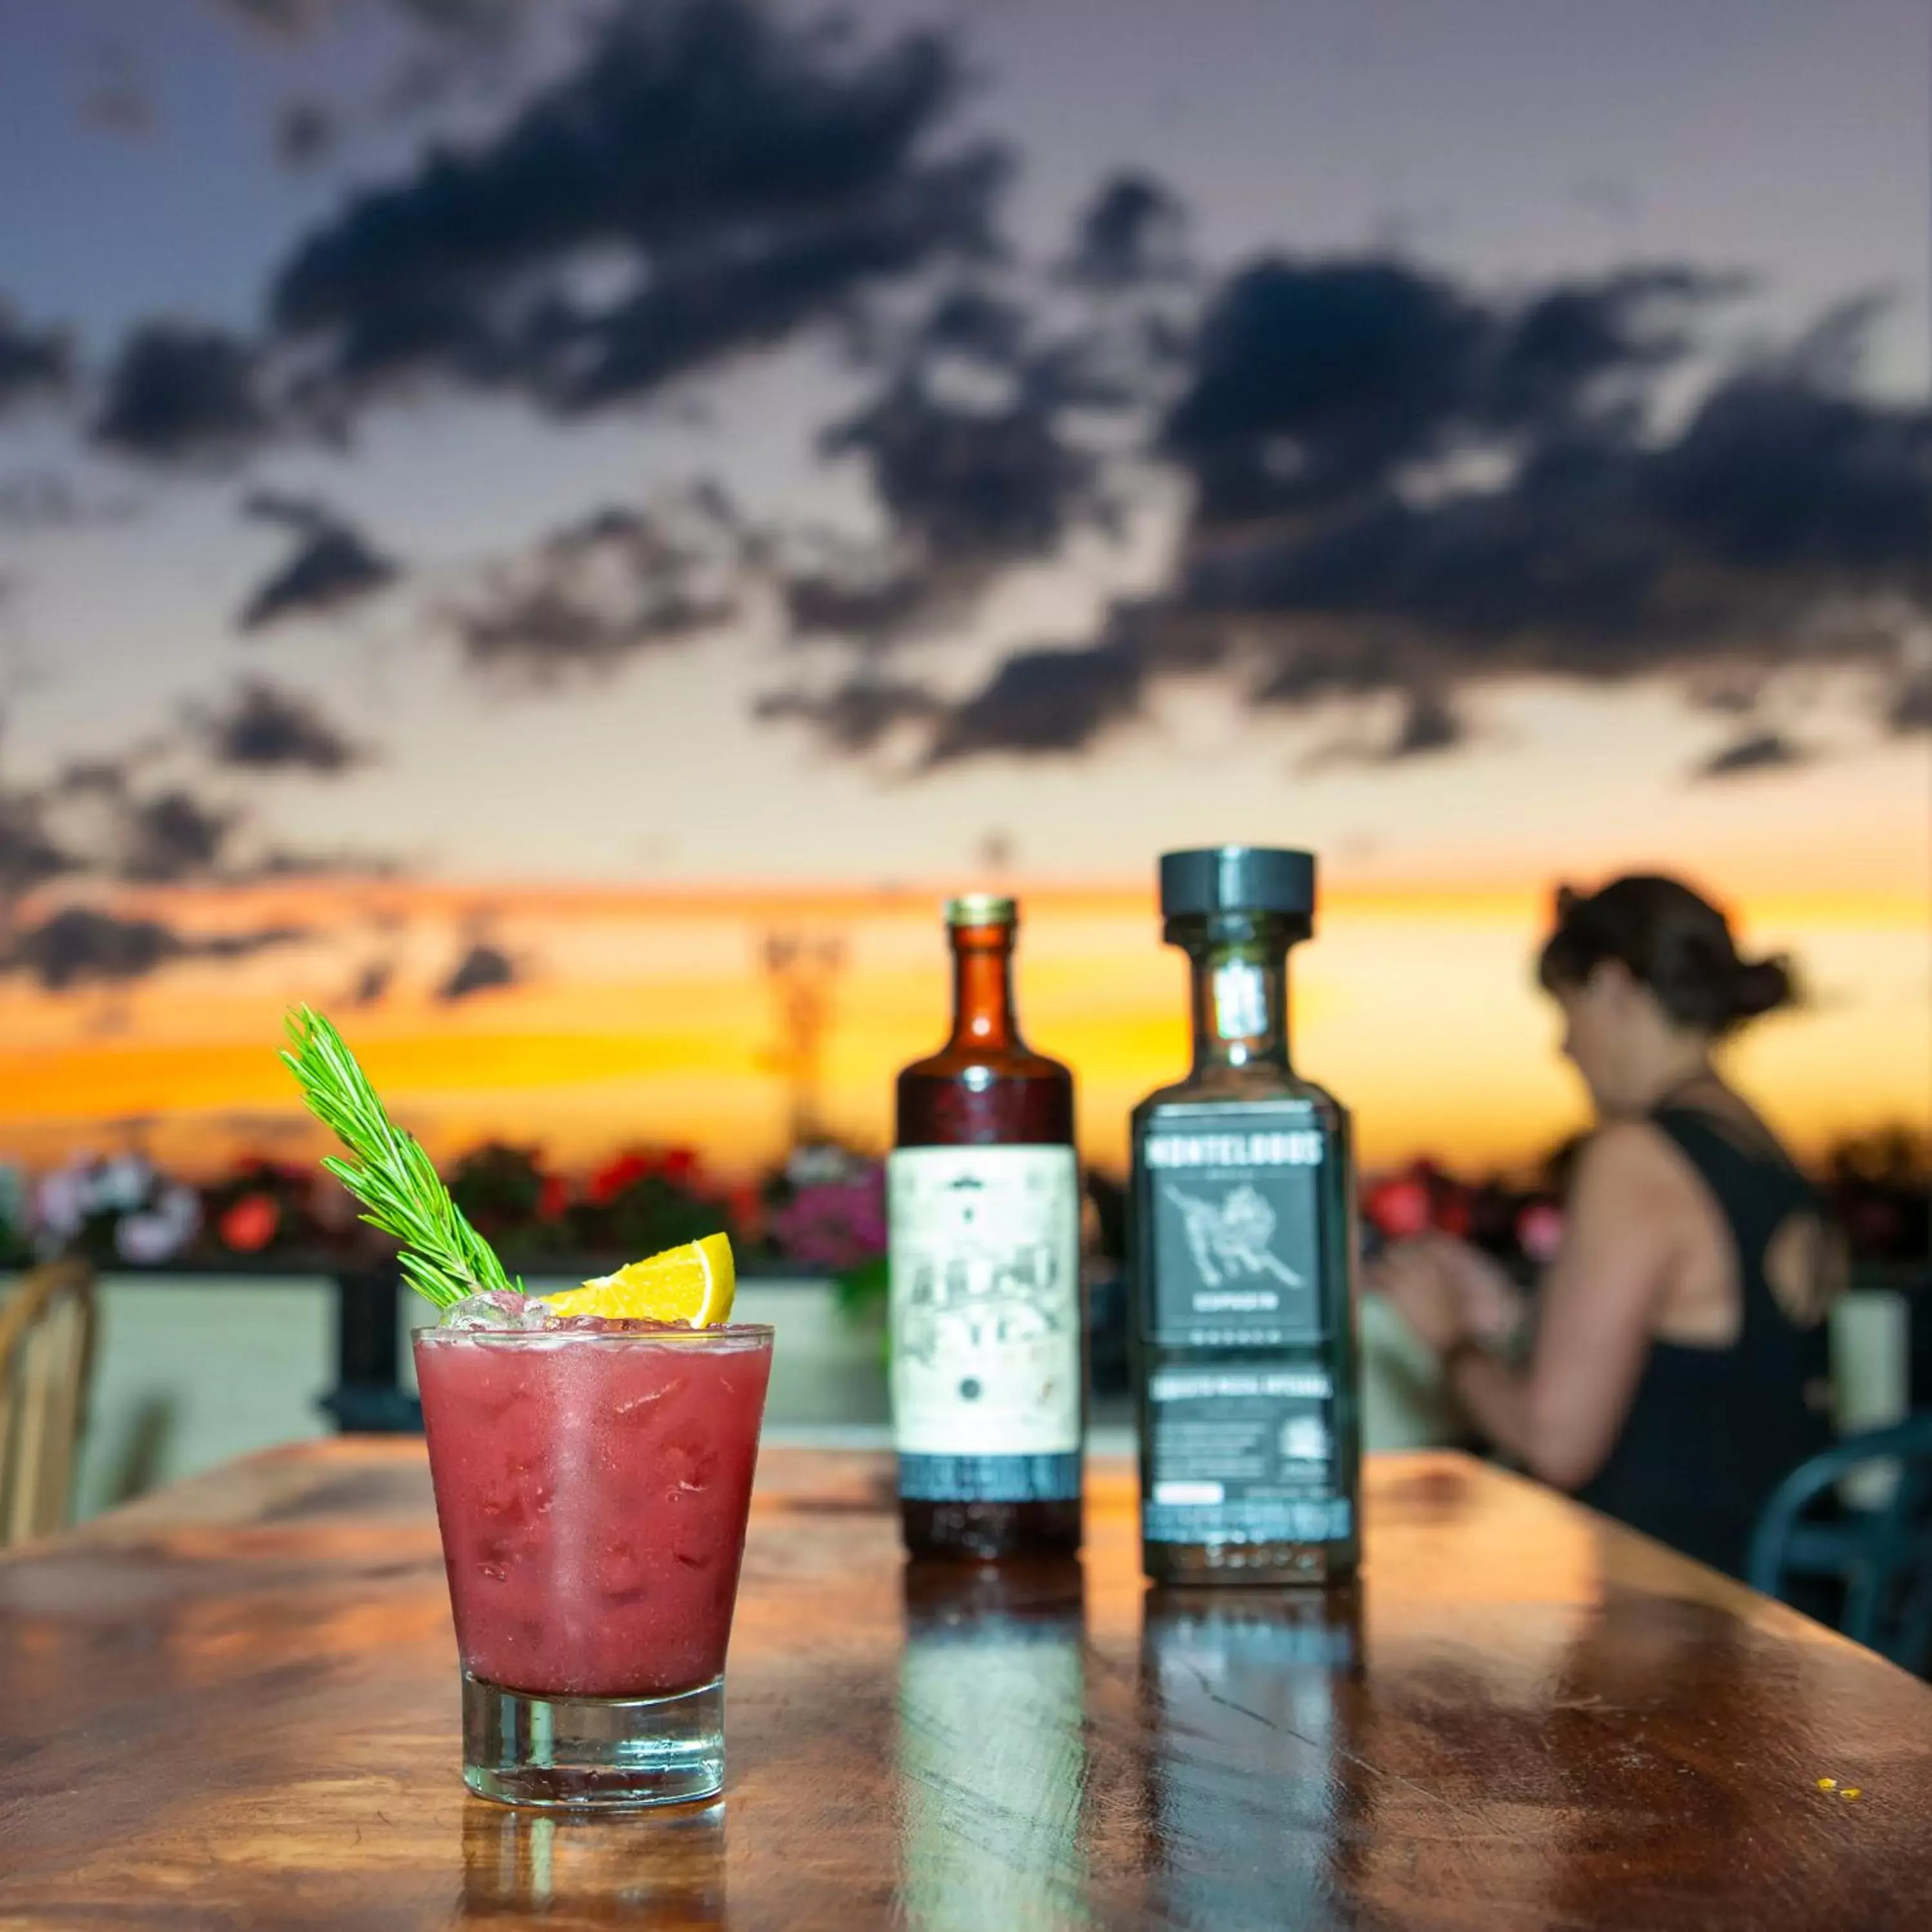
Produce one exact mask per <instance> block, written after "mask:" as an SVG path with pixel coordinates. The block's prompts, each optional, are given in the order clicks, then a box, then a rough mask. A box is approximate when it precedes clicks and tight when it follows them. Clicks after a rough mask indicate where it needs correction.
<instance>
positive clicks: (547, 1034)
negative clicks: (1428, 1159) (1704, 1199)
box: [0, 879, 1932, 1171]
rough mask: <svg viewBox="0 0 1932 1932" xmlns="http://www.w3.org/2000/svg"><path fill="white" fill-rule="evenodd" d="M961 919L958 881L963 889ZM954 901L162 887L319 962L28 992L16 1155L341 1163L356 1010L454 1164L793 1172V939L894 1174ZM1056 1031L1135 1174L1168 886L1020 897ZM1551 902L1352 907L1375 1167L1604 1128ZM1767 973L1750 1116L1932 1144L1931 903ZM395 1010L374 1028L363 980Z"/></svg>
mask: <svg viewBox="0 0 1932 1932" xmlns="http://www.w3.org/2000/svg"><path fill="white" fill-rule="evenodd" d="M946 889H947V888H945V887H944V886H926V885H922V886H894V887H890V888H887V887H879V888H873V889H862V888H857V887H852V886H829V887H826V888H824V889H805V888H800V887H797V886H772V887H769V888H767V887H762V886H750V885H744V884H737V885H732V886H722V887H718V888H709V889H696V888H691V889H678V888H670V889H644V888H631V887H616V886H598V885H590V886H581V887H574V886H556V885H551V884H538V885H533V886H502V885H493V886H484V885H481V884H478V885H474V886H472V885H466V884H459V883H447V882H444V883H428V884H417V883H414V882H410V881H406V880H388V879H379V880H346V879H338V880H282V881H270V882H265V883H260V884H257V885H252V886H246V887H241V888H233V889H221V890H219V891H217V890H214V889H208V888H198V889H158V888H157V889H148V890H145V891H143V892H139V893H125V894H122V895H118V896H117V897H116V898H115V900H114V901H113V904H114V905H115V908H116V909H117V910H119V911H121V912H122V913H124V914H127V915H130V916H131V915H134V914H137V913H138V914H142V915H145V916H151V917H154V918H156V919H163V920H165V921H166V922H169V923H170V924H172V925H174V926H178V928H179V929H181V930H183V931H185V932H216V931H220V932H242V931H247V930H250V929H257V928H260V927H263V926H282V925H287V926H300V927H302V928H304V929H305V932H306V933H307V935H308V936H307V937H305V938H303V939H302V940H300V941H296V942H293V943H291V944H287V945H283V946H278V947H275V948H272V949H270V950H264V951H263V952H261V953H257V954H255V955H253V956H250V957H248V958H246V959H241V960H239V961H232V962H196V961H192V960H190V961H187V962H182V963H181V964H179V965H175V966H174V967H172V968H170V969H169V971H166V972H165V973H163V974H157V975H156V976H154V977H151V978H150V979H148V980H145V981H143V982H141V983H137V984H136V985H134V986H130V987H128V988H126V989H120V990H115V989H88V990H85V991H79V992H73V993H70V994H67V995H62V996H58V997H56V996H52V995H48V994H46V993H44V992H39V991H37V990H34V989H29V988H27V987H24V986H20V984H18V983H10V984H7V985H6V986H5V987H4V989H0V1154H12V1155H13V1156H16V1157H22V1158H25V1159H27V1160H30V1161H32V1162H34V1163H41V1162H44V1161H47V1160H52V1159H56V1158H58V1157H60V1156H61V1155H62V1154H64V1153H65V1151H68V1150H69V1149H71V1148H74V1147H76V1146H80V1145H92V1146H104V1145H110V1144H113V1142H116V1141H118V1140H119V1139H124V1138H126V1137H127V1136H130V1135H135V1136H139V1138H140V1139H142V1141H143V1142H145V1144H146V1145H149V1146H150V1147H151V1148H152V1149H153V1151H154V1152H155V1154H157V1157H160V1158H161V1159H163V1160H166V1161H168V1162H169V1163H175V1164H178V1165H180V1166H183V1167H184V1168H187V1169H207V1168H209V1167H211V1166H220V1165H221V1164H223V1163H225V1162H226V1161H227V1160H229V1159H231V1158H233V1157H234V1156H236V1154H239V1153H241V1152H244V1151H255V1152H271V1153H278V1152H287V1153H288V1154H290V1155H291V1156H298V1157H303V1158H306V1157H308V1155H309V1154H311V1153H312V1152H313V1151H316V1150H317V1148H319V1145H320V1136H319V1135H318V1134H317V1133H315V1132H314V1131H312V1130H311V1129H310V1127H308V1124H307V1123H306V1121H305V1119H304V1117H303V1116H302V1115H301V1113H300V1112H299V1109H298V1107H297V1106H296V1103H295V1100H294V1097H293V1090H292V1088H290V1084H289V1082H288V1080H287V1076H286V1075H285V1074H284V1072H283V1070H281V1067H280V1066H279V1064H278V1063H277V1061H276V1060H275V1057H274V1052H273V1048H274V1046H275V1044H276V1043H277V1041H278V1038H279V1034H280V1016H281V1011H282V1010H283V1008H284V1007H285V1006H286V1005H287V1004H288V1003H289V1002H290V1001H293V1000H295V999H298V998H299V999H306V1000H308V1001H311V1002H312V1003H313V1004H317V1005H319V1006H321V1007H324V1008H326V1009H327V1010H330V1011H331V1012H332V1013H334V1014H335V1016H336V1017H337V1018H338V1019H339V1020H340V1021H341V1022H342V1024H343V1025H344V1028H345V1030H346V1031H347V1032H348V1033H349V1034H350V1037H351V1039H352V1040H354V1041H355V1042H356V1045H357V1047H358V1049H359V1052H362V1054H363V1055H364V1056H365V1058H366V1060H367V1062H368V1066H369V1068H370V1070H371V1074H372V1076H374V1078H375V1079H376V1080H377V1083H378V1084H379V1085H380V1086H381V1087H382V1088H383V1090H384V1091H385V1093H386V1094H387V1095H388V1096H389V1097H390V1099H391V1100H392V1103H393V1104H394V1105H395V1107H396V1109H397V1110H398V1113H399V1114H400V1115H402V1116H403V1117H404V1118H405V1119H406V1120H407V1121H409V1122H410V1124H412V1125H413V1126H414V1127H416V1128H417V1130H419V1132H421V1133H422V1135H423V1136H424V1138H425V1140H426V1141H427V1142H428V1143H429V1144H430V1145H431V1146H432V1147H433V1148H434V1149H435V1150H436V1151H437V1152H438V1153H439V1154H447V1153H449V1152H452V1151H456V1150H458V1148H461V1147H462V1146H464V1145H469V1144H472V1143H473V1142H475V1141H477V1140H478V1139H483V1138H485V1137H489V1136H498V1137H501V1138H505V1139H511V1140H515V1141H520V1142H538V1143H540V1144H541V1145H543V1146H544V1148H545V1149H546V1151H547V1154H549V1156H550V1158H551V1159H552V1160H555V1161H556V1162H557V1163H559V1164H561V1165H564V1166H583V1165H585V1164H587V1163H590V1162H592V1161H594V1160H596V1159H598V1157H600V1156H601V1155H602V1154H605V1153H607V1152H608V1151H610V1149H611V1148H613V1147H614V1146H617V1145H622V1144H624V1143H625V1142H682V1143H688V1144H691V1145H695V1146H697V1147H698V1148H700V1149H701V1150H702V1151H703V1152H704V1154H706V1157H707V1158H709V1160H711V1161H712V1163H714V1165H715V1166H718V1167H719V1168H721V1169H725V1170H727V1171H743V1170H746V1169H751V1168H754V1167H757V1166H761V1165H763V1164H764V1163H767V1162H769V1161H770V1160H773V1159H775V1158H777V1157H779V1156H781V1154H782V1153H783V1151H784V1139H785V1124H786V1118H787V1092H786V1089H785V1088H784V1083H783V1082H782V1080H781V1079H780V1078H779V1077H778V1074H777V1073H776V1072H775V1061H774V1058H773V1052H772V1050H773V1049H774V1048H775V1046H777V1045H778V1037H777V1024H776V1020H775V1006H774V1003H773V1001H772V997H771V992H770V989H769V986H767V985H766V983H764V981H763V978H762V977H761V974H760V965H759V947H760V941H761V938H762V937H763V935H765V934H766V933H768V932H773V931H802V932H811V933H814V934H819V935H827V936H835V937H837V938H838V939H839V940H840V941H841V944H842V946H843V947H844V954H845V962H846V963H845V965H844V968H843V970H842V972H841V974H840V976H839V977H838V980H837V981H836V983H835V985H834V986H833V987H832V1012H831V1019H830V1023H829V1028H828V1031H827V1034H826V1039H825V1041H824V1052H823V1088H822V1105H823V1117H824V1118H825V1121H826V1124H827V1126H828V1127H829V1128H830V1129H831V1130H833V1131H835V1132H836V1133H839V1134H840V1135H841V1136H844V1137H846V1138H848V1139H851V1140H853V1141H854V1142H857V1143H859V1144H861V1145H870V1146H874V1147H877V1146H880V1145H883V1143H884V1142H885V1140H886V1138H887V1136H889V1131H890V1121H889V1096H890V1090H891V1080H892V1074H893V1073H894V1072H895V1070H896V1069H897V1068H898V1067H899V1066H900V1065H901V1064H903V1063H904V1061H906V1060H907V1059H909V1058H911V1057H913V1055H915V1054H916V1053H918V1052H922V1051H924V1050H926V1049H928V1048H929V1047H930V1046H932V1044H933V1043H935V1040H936V1039H937V1038H938V1037H939V1035H940V1034H941V1032H942V1031H943V1030H944V1023H945V1019H946V1013H945V1006H946V1001H947V973H946V966H945V955H944V939H943V937H942V935H941V932H940V929H939V924H938V903H939V901H940V900H941V898H943V897H944V894H945V891H946ZM953 889H957V888H956V887H954V888H953ZM1020 889H1021V890H1022V896H1023V900H1024V905H1023V910H1024V913H1025V929H1024V932H1023V935H1022V951H1021V956H1020V961H1021V963H1020V998H1021V1002H1022V1016H1023V1019H1024V1021H1025V1026H1026V1029H1027V1031H1028V1034H1029V1035H1030V1037H1032V1038H1033V1039H1034V1040H1035V1041H1036V1042H1037V1043H1038V1044H1039V1045H1040V1046H1042V1047H1043V1049H1046V1050H1047V1051H1049V1052H1055V1053H1056V1054H1058V1055H1061V1057H1062V1058H1066V1059H1067V1060H1068V1061H1070V1062H1071V1064H1073V1067H1074V1068H1075V1070H1076V1074H1077V1076H1079V1086H1080V1115H1081V1126H1082V1143H1083V1146H1084V1148H1085V1151H1086V1153H1087V1154H1088V1157H1089V1158H1091V1159H1093V1160H1096V1161H1098V1162H1100V1163H1103V1164H1104V1165H1108V1166H1119V1165H1120V1164H1121V1162H1122V1160H1124V1152H1125V1131H1126V1117H1127V1112H1128V1111H1129V1109H1130V1108H1131V1107H1132V1106H1133V1103H1135V1102H1136V1100H1139V1097H1141V1095H1142V1094H1144V1093H1145V1092H1146V1091H1148V1090H1149V1089H1150V1088H1153V1087H1154V1086H1156V1085H1160V1083H1161V1082H1163V1081H1165V1080H1166V1079H1171V1078H1172V1077H1173V1076H1174V1075H1175V1073H1177V1072H1178V1070H1179V1069H1180V1068H1181V1066H1182V1064H1184V1060H1185V1058H1186V1052H1187V1042H1186V1023H1185V1000H1184V977H1183V966H1182V962H1181V961H1180V959H1178V956H1175V954H1173V953H1172V952H1170V951H1169V950H1166V949H1164V948H1163V947H1162V946H1161V945H1160V943H1159V931H1158V922H1157V916H1156V912H1155V907H1154V898H1153V894H1152V892H1151V889H1148V888H1147V887H1145V886H1130V885H1124V884H1118V883H1056V882H1051V881H1049V882H1045V883H1040V884H1036V885H1031V886H1022V887H1021V888H1020ZM1548 904H1549V893H1548V890H1547V887H1545V886H1542V885H1541V884H1524V883H1516V884H1513V885H1503V884H1499V883H1480V882H1479V883H1476V884H1474V885H1472V886H1451V885H1445V884H1442V883H1419V884H1418V885H1416V886H1412V887H1400V888H1398V887H1397V886H1391V885H1388V884H1383V883H1378V884H1375V885H1373V886H1358V885H1352V884H1349V883H1342V884H1340V885H1338V886H1334V887H1332V888H1326V889H1325V890H1324V892H1323V896H1322V909H1321V913H1320V915H1319V926H1318V930H1317V933H1316V938H1315V939H1314V941H1313V942H1312V943H1311V944H1309V945H1308V946H1307V947H1304V948H1302V949H1301V950H1300V951H1299V952H1298V954H1297V956H1296V969H1295V1007H1296V1016H1295V1023H1296V1035H1297V1037H1296V1057H1297V1060H1298V1064H1301V1065H1302V1066H1304V1068H1305V1069H1306V1070H1307V1071H1308V1072H1309V1073H1311V1074H1312V1075H1313V1076H1314V1077H1316V1078H1317V1079H1322V1080H1323V1081H1325V1082H1326V1083H1327V1084H1328V1085H1331V1086H1332V1087H1333V1088H1334V1090H1335V1091H1337V1093H1338V1094H1340V1096H1341V1097H1343V1099H1344V1100H1346V1102H1347V1103H1348V1104H1349V1106H1350V1107H1351V1108H1352V1110H1353V1111H1354V1112H1355V1115H1356V1118H1357V1121H1358V1128H1359V1133H1360V1139H1361V1147H1362V1151H1363V1156H1364V1160H1365V1161H1366V1162H1367V1163H1370V1164H1371V1165H1386V1164H1388V1163H1394V1162H1395V1161H1397V1160H1403V1159H1406V1158H1407V1157H1410V1156H1412V1155H1414V1154H1418V1153H1423V1152H1429V1153H1432V1154H1435V1155H1436V1156H1437V1157H1439V1158H1441V1159H1442V1160H1445V1161H1447V1162H1448V1163H1450V1164H1451V1166H1456V1167H1457V1168H1460V1169H1474V1168H1481V1167H1486V1166H1523V1165H1524V1164H1526V1163H1530V1162H1532V1161H1534V1160H1535V1159H1536V1158H1538V1157H1539V1156H1540V1154H1541V1153H1542V1152H1544V1151H1545V1150H1547V1148H1549V1147H1550V1146H1551V1145H1553V1143H1554V1142H1556V1140H1557V1139H1559V1138H1560V1137H1561V1136H1562V1135H1563V1134H1565V1133H1568V1132H1569V1131H1571V1130H1574V1128H1575V1127H1577V1126H1578V1125H1580V1124H1581V1123H1582V1121H1583V1107H1582V1103H1581V1100H1580V1095H1579V1094H1578V1093H1577V1090H1576V1088H1575V1085H1574V1082H1572V1081H1571V1079H1570V1078H1569V1077H1568V1073H1567V1071H1566V1070H1565V1069H1564V1068H1562V1067H1561V1066H1560V1065H1559V1064H1558V1063H1557V1061H1556V1059H1555V1058H1554V1056H1553V1052H1552V1051H1551V1045H1552V1041H1553V1026H1552V1023H1551V1018H1550V1013H1549V1011H1548V1009H1547V1004H1546V1003H1545V1002H1544V1001H1542V1000H1541V998H1540V996H1539V995H1538V994H1537V993H1536V992H1535V989H1534V988H1533V986H1532V984H1531V982H1530V977H1529V964H1528V962H1529V959H1530V957H1531V956H1532V953H1533V951H1534V949H1535V944H1536V943H1537V941H1538V938H1539V937H1540V935H1541V932H1542V930H1543V928H1544V920H1545V917H1546V915H1547V907H1548ZM1735 910H1736V916H1737V918H1738V920H1739V926H1740V928H1741V932H1742V938H1743V940H1744V941H1745V943H1746V944H1748V946H1749V947H1752V948H1754V949H1763V948H1767V947H1775V948H1778V949H1781V950H1790V951H1791V952H1793V953H1794V954H1795V955H1796V956H1797V957H1798V958H1799V961H1800V962H1801V964H1802V965H1804V966H1805V968H1806V969H1807V971H1808V976H1809V977H1810V979H1811V983H1813V984H1814V986H1815V987H1816V988H1817V992H1818V998H1817V1004H1816V1005H1815V1007H1814V1009H1813V1010H1810V1011H1808V1012H1805V1013H1801V1014H1799V1015H1796V1016H1788V1017H1787V1016H1780V1017H1779V1018H1778V1019H1775V1020H1773V1021H1772V1022H1768V1023H1767V1024H1766V1025H1765V1026H1763V1028H1760V1029H1758V1030H1757V1031H1754V1034H1752V1035H1751V1037H1748V1039H1747V1040H1745V1042H1744V1043H1742V1045H1741V1046H1740V1047H1739V1049H1738V1051H1737V1055H1736V1058H1737V1063H1738V1065H1739V1070H1740V1073H1741V1076H1742V1079H1744V1082H1745V1085H1746V1086H1747V1088H1748V1089H1749V1090H1750V1091H1751V1092H1752V1093H1753V1094H1754V1096H1755V1097H1757V1098H1758V1099H1759V1100H1760V1102H1761V1103H1763V1104H1764V1105H1765V1106H1766V1108H1767V1110H1768V1111H1769V1112H1770V1114H1771V1115H1772V1117H1773V1118H1775V1120H1777V1121H1778V1123H1779V1124H1780V1125H1781V1127H1782V1128H1783V1129H1784V1130H1785V1131H1786V1132H1787V1133H1788V1134H1789V1135H1790V1136H1791V1138H1792V1139H1793V1142H1794V1143H1795V1144H1796V1145H1797V1146H1798V1147H1799V1148H1800V1149H1801V1150H1802V1151H1804V1152H1805V1153H1808V1154H1810V1153H1815V1152H1816V1151H1818V1150H1819V1149H1820V1148H1822V1147H1823V1146H1824V1145H1826V1144H1827V1143H1829V1142H1830V1141H1831V1140H1832V1139H1835V1138H1837V1137H1838V1136H1842V1135H1843V1134H1845V1133H1851V1132H1855V1131H1860V1130H1867V1129H1869V1128H1870V1127H1875V1126H1877V1125H1879V1124H1884V1123H1892V1122H1897V1123H1900V1124H1904V1125H1906V1126H1909V1127H1915V1128H1917V1129H1919V1130H1924V1128H1925V1127H1927V1124H1928V1115H1932V1093H1928V1088H1932V1077H1928V1068H1932V1030H1928V1012H1927V1009H1928V1004H1932V1001H1928V998H1927V989H1928V984H1932V942H1928V939H1927V930H1928V907H1927V901H1926V900H1925V898H1924V897H1923V896H1922V895H1921V896H1918V897H1914V896H1912V895H1906V894H1897V895H1886V894H1882V893H1876V892H1844V893H1832V892H1820V891H1815V890H1814V891H1807V892H1792V893H1789V894H1784V895H1754V896H1750V897H1748V898H1743V899H1742V900H1741V901H1738V902H1736V905H1735ZM478 935H484V936H487V939H488V941H489V943H490V944H493V945H494V946H496V947H499V949H500V950H502V951H504V952H505V953H507V954H508V956H510V957H511V958H512V959H514V960H516V961H517V962H519V963H520V970H521V971H522V972H523V976H524V977H523V978H522V979H521V980H520V981H519V983H517V984H516V985H514V986H510V987H508V988H505V989H498V990H493V991H491V992H485V993H482V994H479V995H475V996H474V997H472V998H469V999H467V1000H465V1001H462V1002H460V1003H459V1004H446V1003H443V1002H440V1001H439V1000H438V998H437V995H436V989H437V984H438V983H439V981H440V980H441V979H442V978H443V977H444V975H445V974H446V973H447V971H448V970H449V965H450V964H451V962H452V959H454V958H455V957H456V956H458V955H460V952H461V950H463V947H465V946H466V945H467V944H469V943H471V941H472V940H474V939H475V938H477V937H478ZM371 961H377V962H380V963H382V964H383V965H384V966H385V968H386V970H387V971H389V974H390V975H391V976H392V985H391V988H390V990H389V992H388V993H387V994H386V996H385V997H384V998H383V999H382V1001H380V1003H379V1004H375V1005H373V1006H371V1007H367V1008H366V1009H364V1010H357V1009H356V1007H354V1006H353V1004H352V1003H351V1002H350V1000H349V999H348V998H347V989H349V988H350V987H352V986H353V985H354V983H355V982H356V978H357V977H358V975H359V972H360V971H361V970H362V968H364V967H365V966H366V965H368V963H369V962H371Z"/></svg>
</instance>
